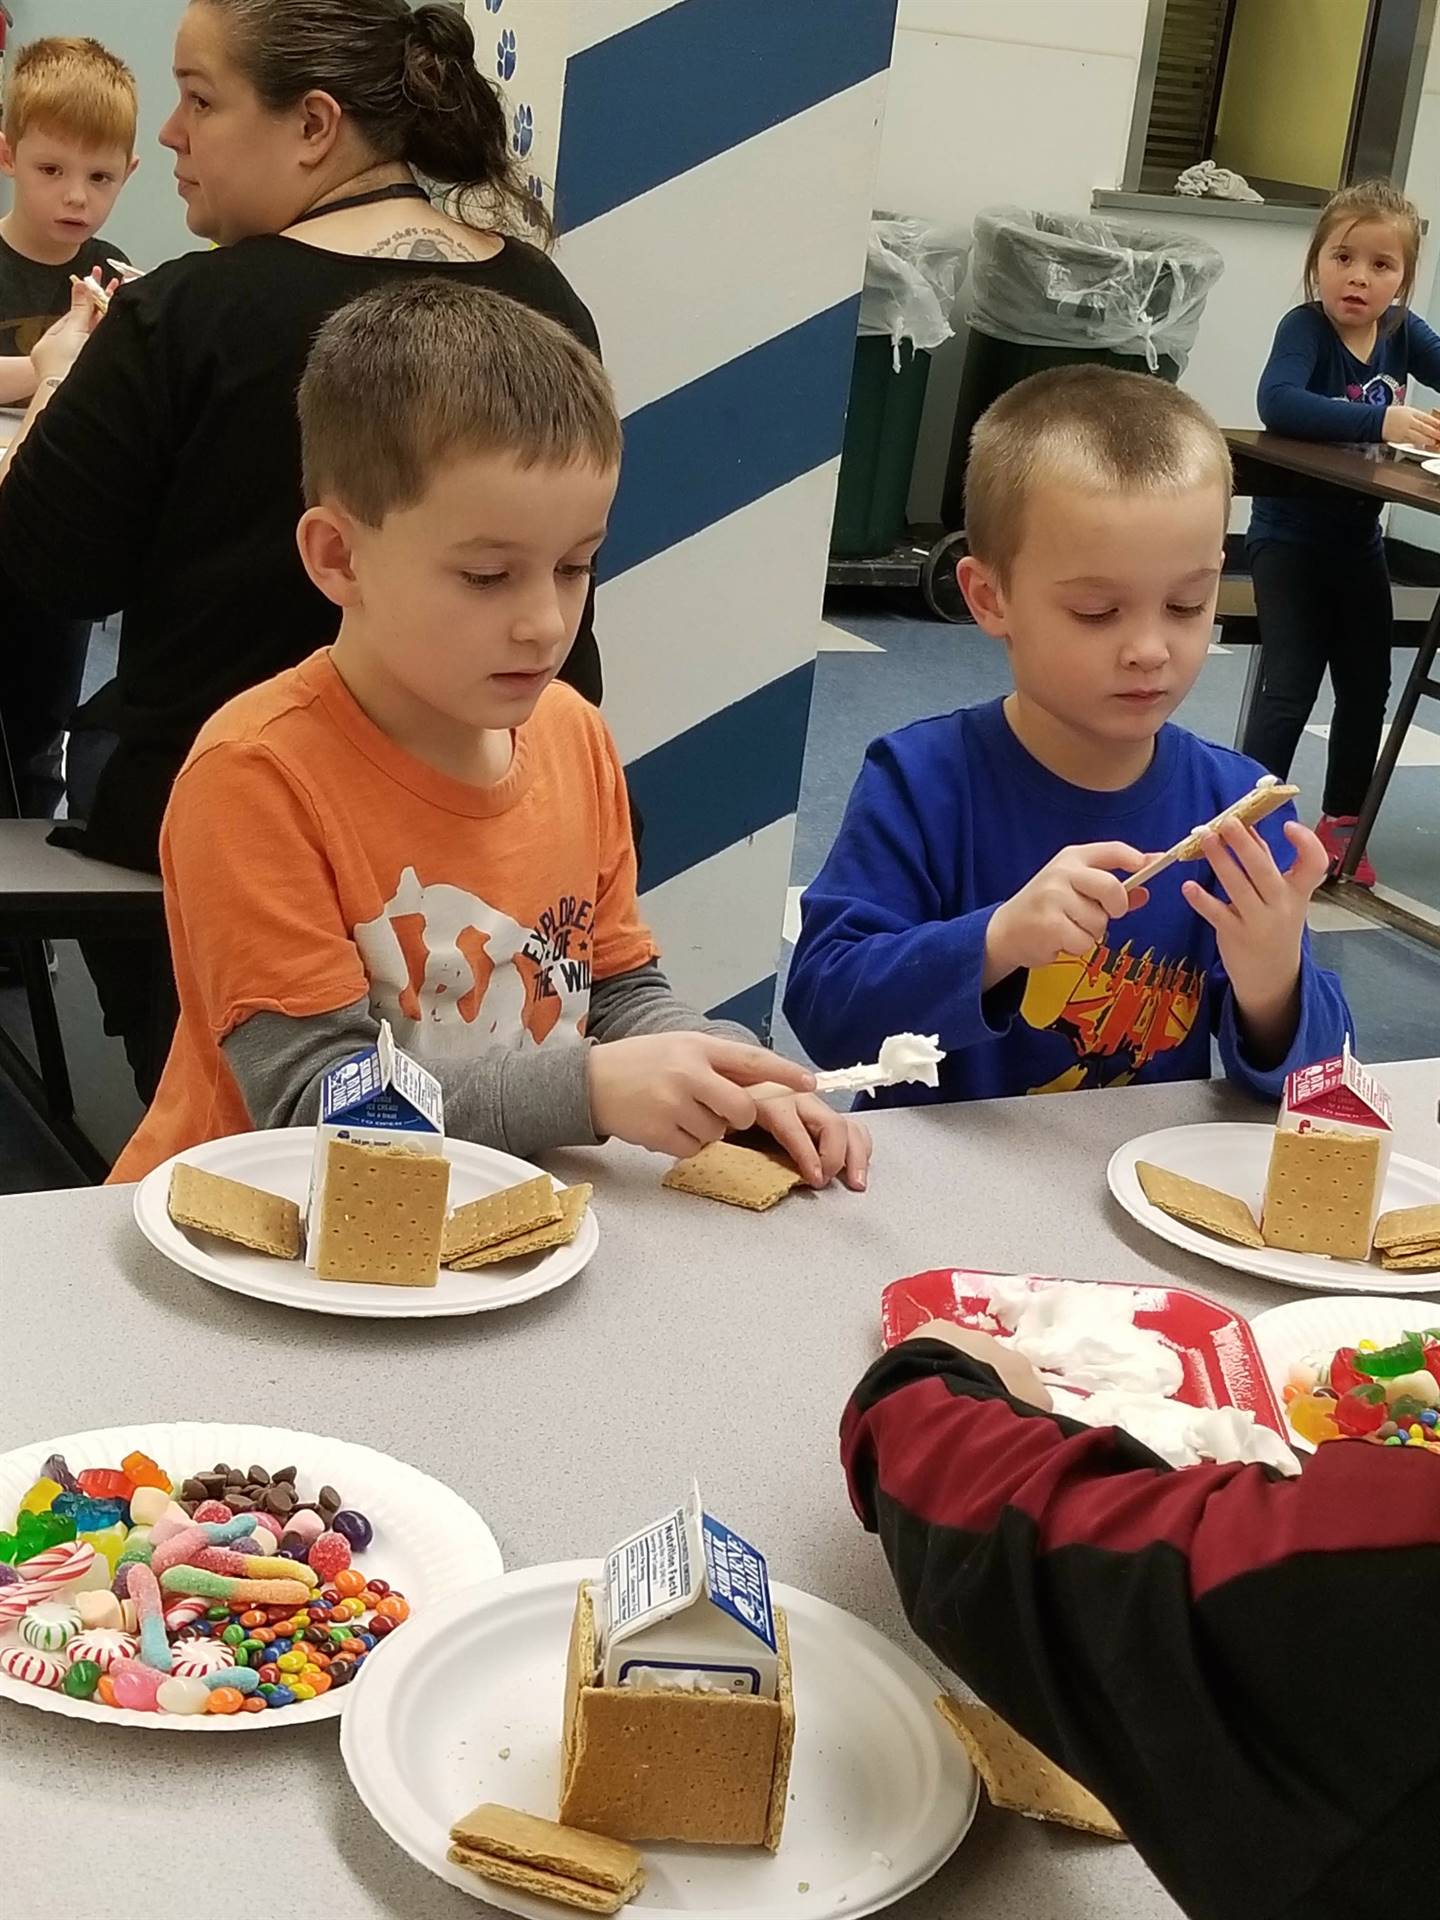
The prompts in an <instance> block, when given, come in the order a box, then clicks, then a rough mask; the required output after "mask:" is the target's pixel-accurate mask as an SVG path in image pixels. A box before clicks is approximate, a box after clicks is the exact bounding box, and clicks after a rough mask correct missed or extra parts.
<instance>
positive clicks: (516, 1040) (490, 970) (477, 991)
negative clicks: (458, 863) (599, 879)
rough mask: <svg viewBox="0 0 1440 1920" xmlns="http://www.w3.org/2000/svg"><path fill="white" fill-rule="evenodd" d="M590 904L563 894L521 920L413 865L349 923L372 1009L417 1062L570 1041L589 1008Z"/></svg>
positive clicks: (577, 1035)
mask: <svg viewBox="0 0 1440 1920" xmlns="http://www.w3.org/2000/svg"><path fill="white" fill-rule="evenodd" d="M594 927H595V905H594V902H593V901H591V900H587V899H582V898H580V897H579V896H577V895H574V894H568V895H565V896H562V898H560V899H559V900H557V901H556V902H555V904H554V905H553V906H550V907H547V908H546V909H545V911H544V912H543V913H542V914H540V915H539V916H538V918H537V920H536V923H535V925H534V926H533V927H526V926H522V925H521V923H520V922H519V921H518V920H514V919H512V918H511V917H510V915H509V914H507V913H505V912H503V911H502V910H501V909H500V908H498V907H492V906H490V905H489V903H488V902H487V901H484V900H482V899H481V898H480V896H479V895H478V894H474V893H470V892H468V891H467V890H466V889H465V888H464V887H453V886H449V885H447V884H446V883H445V882H443V881H439V882H432V883H431V884H430V885H429V886H423V885H422V884H421V882H420V878H419V875H418V874H417V873H416V872H415V869H414V868H413V867H406V869H405V871H404V872H403V873H402V874H401V876H400V880H399V884H398V885H397V887H396V889H395V892H394V895H393V896H392V898H391V899H390V900H389V901H388V902H387V903H386V905H385V907H384V909H383V910H382V912H381V913H379V914H378V915H377V916H376V918H375V919H373V920H367V921H365V922H363V923H362V924H360V925H358V926H357V927H356V928H355V933H354V939H355V944H356V946H357V947H358V948H359V950H360V957H361V959H362V960H363V962H364V964H365V971H366V973H367V975H368V976H369V980H370V1007H371V1011H372V1012H373V1013H374V1015H375V1017H376V1018H377V1019H384V1020H388V1021H389V1022H390V1024H391V1026H392V1028H393V1029H394V1033H395V1038H396V1041H397V1043H398V1044H399V1045H400V1046H401V1047H402V1048H404V1050H405V1051H406V1052H407V1053H413V1054H415V1056H416V1057H417V1058H418V1059H420V1060H426V1061H437V1062H443V1061H451V1060H463V1059H467V1058H471V1057H473V1056H474V1055H475V1054H477V1053H479V1052H481V1051H482V1050H483V1049H485V1048H487V1047H507V1048H509V1049H511V1050H512V1051H516V1052H518V1051H521V1050H523V1049H526V1048H531V1047H540V1046H546V1045H551V1046H554V1045H574V1044H576V1043H578V1042H579V1041H580V1040H581V1039H582V1038H583V1036H584V1032H585V1020H586V1016H587V1015H588V1013H589V1011H590V980H591V948H592V943H593V938H594Z"/></svg>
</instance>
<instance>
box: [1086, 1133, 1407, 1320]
mask: <svg viewBox="0 0 1440 1920" xmlns="http://www.w3.org/2000/svg"><path fill="white" fill-rule="evenodd" d="M1274 1137H1275V1129H1274V1127H1261V1126H1242V1125H1236V1124H1233V1123H1227V1122H1216V1123H1214V1124H1212V1125H1209V1126H1199V1127H1167V1128H1165V1130H1164V1131H1163V1132H1161V1133H1147V1134H1144V1135H1142V1137H1141V1138H1140V1139H1138V1140H1129V1141H1127V1142H1126V1144H1125V1145H1124V1146H1123V1147H1117V1148H1116V1150H1115V1152H1114V1153H1113V1154H1112V1155H1111V1157H1110V1165H1109V1167H1108V1168H1107V1169H1106V1177H1107V1179H1108V1180H1109V1182H1110V1191H1111V1193H1113V1194H1114V1196H1115V1198H1116V1199H1117V1200H1118V1201H1119V1202H1120V1204H1121V1206H1122V1207H1124V1209H1125V1211H1126V1212H1127V1213H1128V1214H1130V1215H1131V1216H1132V1217H1133V1218H1134V1219H1136V1220H1138V1221H1139V1222H1140V1224H1141V1226H1142V1227H1148V1228H1149V1229H1150V1231H1151V1232H1152V1233H1155V1234H1158V1235H1159V1236H1160V1238H1161V1239H1162V1240H1168V1241H1169V1242H1170V1244H1171V1245H1172V1246H1176V1247H1184V1248H1185V1250H1186V1252H1187V1253H1198V1254H1201V1255H1203V1256H1204V1258H1205V1259H1207V1260H1214V1261H1216V1262H1217V1263H1218V1264H1219V1265H1220V1266H1222V1267H1234V1268H1235V1269H1236V1270H1237V1271H1238V1272H1240V1273H1258V1274H1260V1275H1261V1276H1262V1277H1263V1278H1264V1279H1266V1280H1274V1281H1277V1282H1278V1283H1279V1285H1280V1286H1282V1287H1308V1288H1310V1289H1311V1291H1312V1292H1315V1293H1364V1292H1366V1291H1373V1292H1375V1293H1390V1292H1392V1291H1393V1289H1394V1287H1395V1283H1396V1281H1397V1279H1400V1278H1402V1277H1403V1279H1404V1283H1405V1287H1406V1289H1407V1291H1408V1292H1410V1293H1440V1273H1428V1274H1427V1273H1407V1274H1405V1275H1403V1276H1401V1275H1397V1274H1393V1273H1386V1272H1385V1271H1384V1269H1383V1268H1382V1267H1381V1266H1380V1265H1379V1263H1378V1262H1370V1261H1367V1260H1331V1259H1328V1258H1326V1256H1325V1255H1324V1254H1317V1253H1286V1252H1284V1251H1283V1250H1282V1249H1281V1248H1279V1247H1238V1246H1235V1245H1233V1244H1232V1243H1231V1242H1230V1241H1228V1240H1221V1239H1219V1238H1218V1237H1217V1236H1216V1235H1215V1234H1213V1233H1206V1232H1204V1231H1203V1230H1202V1229H1201V1228H1199V1227H1187V1226H1186V1224H1185V1222H1184V1221H1183V1220H1172V1219H1171V1217H1170V1215H1169V1214H1168V1213H1162V1212H1161V1211H1160V1209H1159V1208H1158V1207H1152V1206H1151V1204H1150V1202H1149V1201H1148V1200H1147V1199H1146V1198H1145V1194H1144V1190H1143V1189H1142V1187H1141V1185H1140V1176H1139V1175H1138V1174H1137V1173H1136V1171H1135V1162H1136V1161H1137V1160H1148V1161H1149V1162H1150V1163H1151V1164H1152V1165H1153V1166H1157V1167H1165V1168H1167V1169H1168V1170H1169V1171H1170V1172H1171V1173H1183V1174H1184V1175H1185V1176H1186V1178H1187V1179H1190V1180H1199V1181H1201V1182H1203V1184H1204V1185H1205V1186H1207V1187H1218V1188H1219V1190H1220V1192H1221V1193H1233V1194H1234V1195H1235V1196H1236V1197H1237V1199H1240V1200H1243V1201H1245V1203H1246V1205H1247V1206H1249V1208H1250V1209H1251V1211H1252V1212H1253V1213H1254V1215H1255V1217H1256V1219H1257V1220H1258V1219H1259V1217H1260V1201H1261V1197H1262V1195H1263V1194H1264V1192H1265V1176H1266V1173H1267V1172H1268V1170H1269V1166H1270V1143H1271V1141H1272V1140H1273V1139H1274ZM1437 1200H1440V1167H1427V1166H1426V1165H1425V1163H1424V1162H1423V1161H1421V1160H1410V1159H1408V1158H1407V1157H1406V1156H1405V1155H1404V1154H1403V1153H1394V1154H1392V1155H1391V1156H1390V1171H1389V1173H1388V1175H1387V1176H1386V1180H1385V1195H1384V1199H1383V1201H1382V1203H1381V1210H1382V1211H1384V1212H1388V1211H1389V1210H1390V1209H1391V1208H1393V1207H1423V1206H1430V1205H1433V1204H1434V1202H1436V1201H1437Z"/></svg>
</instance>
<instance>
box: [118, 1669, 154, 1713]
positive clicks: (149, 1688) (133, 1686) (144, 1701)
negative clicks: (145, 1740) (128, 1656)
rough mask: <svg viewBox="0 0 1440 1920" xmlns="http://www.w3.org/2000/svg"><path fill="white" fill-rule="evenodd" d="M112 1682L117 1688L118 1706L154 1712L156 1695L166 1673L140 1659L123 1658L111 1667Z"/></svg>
mask: <svg viewBox="0 0 1440 1920" xmlns="http://www.w3.org/2000/svg"><path fill="white" fill-rule="evenodd" d="M109 1679H110V1684H111V1686H112V1687H113V1688H114V1689H115V1704H116V1706H117V1707H129V1708H131V1709H132V1710H133V1711H135V1712H137V1713H154V1712H155V1696H156V1695H157V1694H158V1692H159V1691H160V1688H161V1686H162V1684H163V1682H164V1679H165V1675H164V1674H163V1673H157V1672H156V1671H155V1669H154V1668H153V1667H146V1666H142V1665H141V1664H140V1662H139V1661H138V1660H122V1661H120V1662H119V1663H118V1664H117V1665H116V1666H114V1667H112V1668H111V1669H110V1674H109Z"/></svg>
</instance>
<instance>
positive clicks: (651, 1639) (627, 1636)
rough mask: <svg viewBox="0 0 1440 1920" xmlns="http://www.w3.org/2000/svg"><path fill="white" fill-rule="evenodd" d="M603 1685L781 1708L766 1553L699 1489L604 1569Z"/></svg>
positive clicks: (627, 1545)
mask: <svg viewBox="0 0 1440 1920" xmlns="http://www.w3.org/2000/svg"><path fill="white" fill-rule="evenodd" d="M599 1611H600V1613H601V1619H602V1623H603V1624H602V1641H603V1650H602V1655H601V1669H600V1682H601V1685H602V1686H606V1687H636V1686H638V1687H643V1688H648V1689H654V1690H660V1691H664V1690H669V1689H674V1690H678V1691H683V1692H690V1693H728V1694H735V1695H740V1696H748V1697H750V1698H753V1699H757V1700H774V1699H775V1698H776V1696H777V1692H778V1689H779V1683H780V1653H779V1647H778V1644H777V1638H776V1630H775V1612H774V1608H773V1607H772V1606H771V1603H770V1577H769V1573H768V1571H767V1569H766V1566H765V1558H764V1555H763V1554H761V1553H760V1552H758V1551H757V1549H756V1548H754V1547H752V1546H751V1545H750V1544H749V1542H748V1541H746V1540H742V1539H741V1538H740V1536H739V1534H737V1533H732V1532H731V1530H730V1528H729V1527H727V1526H725V1525H724V1524H723V1523H722V1522H721V1521H719V1520H716V1519H714V1518H713V1517H712V1516H711V1515H710V1514H708V1513H706V1512H705V1510H704V1507H703V1506H702V1504H701V1500H700V1489H699V1487H698V1486H695V1487H692V1489H691V1493H690V1498H689V1499H688V1500H687V1501H686V1503H685V1505H684V1506H683V1507H678V1508H676V1510H675V1511H674V1512H673V1513H668V1514H666V1515H665V1517H664V1519H663V1520H658V1521H657V1522H656V1523H655V1524H654V1526H651V1527H646V1528H645V1529H644V1530H643V1531H642V1532H640V1533H637V1534H635V1535H633V1536H632V1538H630V1539H629V1540H626V1541H623V1542H622V1543H621V1544H620V1545H619V1546H618V1547H616V1548H615V1550H614V1552H613V1553H611V1554H610V1555H609V1556H608V1558H607V1559H606V1562H605V1582H604V1588H603V1598H602V1600H601V1607H600V1609H599Z"/></svg>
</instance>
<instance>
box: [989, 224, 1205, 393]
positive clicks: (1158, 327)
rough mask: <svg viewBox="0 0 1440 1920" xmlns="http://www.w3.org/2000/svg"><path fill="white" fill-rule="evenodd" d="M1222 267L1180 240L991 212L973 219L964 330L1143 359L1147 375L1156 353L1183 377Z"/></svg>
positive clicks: (1201, 246) (1199, 245) (1147, 231)
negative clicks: (969, 327) (967, 326)
mask: <svg viewBox="0 0 1440 1920" xmlns="http://www.w3.org/2000/svg"><path fill="white" fill-rule="evenodd" d="M1224 271H1225V262H1224V261H1223V260H1222V259H1221V257H1220V255H1219V254H1218V253H1217V252H1216V251H1215V249H1214V247H1209V246H1206V244H1205V243H1204V241H1203V240H1192V239H1189V238H1187V237H1186V236H1185V235H1183V234H1173V233H1157V232H1155V231H1154V230H1153V229H1152V228H1147V227H1128V226H1118V225H1115V226H1112V225H1111V224H1110V223H1109V222H1108V221H1105V220H1094V219H1087V218H1083V217H1081V216H1079V215H1075V214H1065V213H1026V212H1025V211H1024V210H1023V209H1022V208H1020V207H988V208H986V209H985V210H984V211H983V212H981V213H978V214H976V216H975V248H974V253H973V256H972V259H971V270H970V316H969V317H970V324H971V325H972V326H974V327H978V328H979V329H980V331H981V332H982V333H988V334H993V335H995V336H996V337H997V338H998V339H1001V340H1012V341H1014V342H1016V343H1017V344H1018V345H1019V346H1023V347H1072V348H1073V347H1080V348H1092V349H1095V350H1097V351H1100V352H1108V353H1119V354H1126V355H1132V354H1133V355H1141V354H1143V355H1144V358H1145V363H1146V365H1147V366H1148V367H1149V368H1150V371H1151V372H1152V373H1153V372H1155V370H1156V369H1157V368H1158V366H1159V364H1160V357H1161V355H1162V354H1163V355H1166V356H1168V357H1169V358H1170V359H1171V360H1173V361H1175V362H1176V364H1177V365H1178V366H1179V368H1180V370H1181V371H1182V372H1183V371H1184V368H1185V363H1186V361H1187V360H1188V359H1189V357H1190V349H1191V348H1192V347H1193V346H1194V344H1195V336H1196V334H1197V333H1198V332H1199V330H1200V316H1201V315H1202V314H1203V313H1204V311H1205V301H1206V299H1207V297H1208V296H1209V293H1210V289H1211V288H1212V287H1213V286H1214V285H1215V282H1216V281H1217V280H1218V279H1219V278H1220V275H1221V274H1222V273H1223V272H1224Z"/></svg>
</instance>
